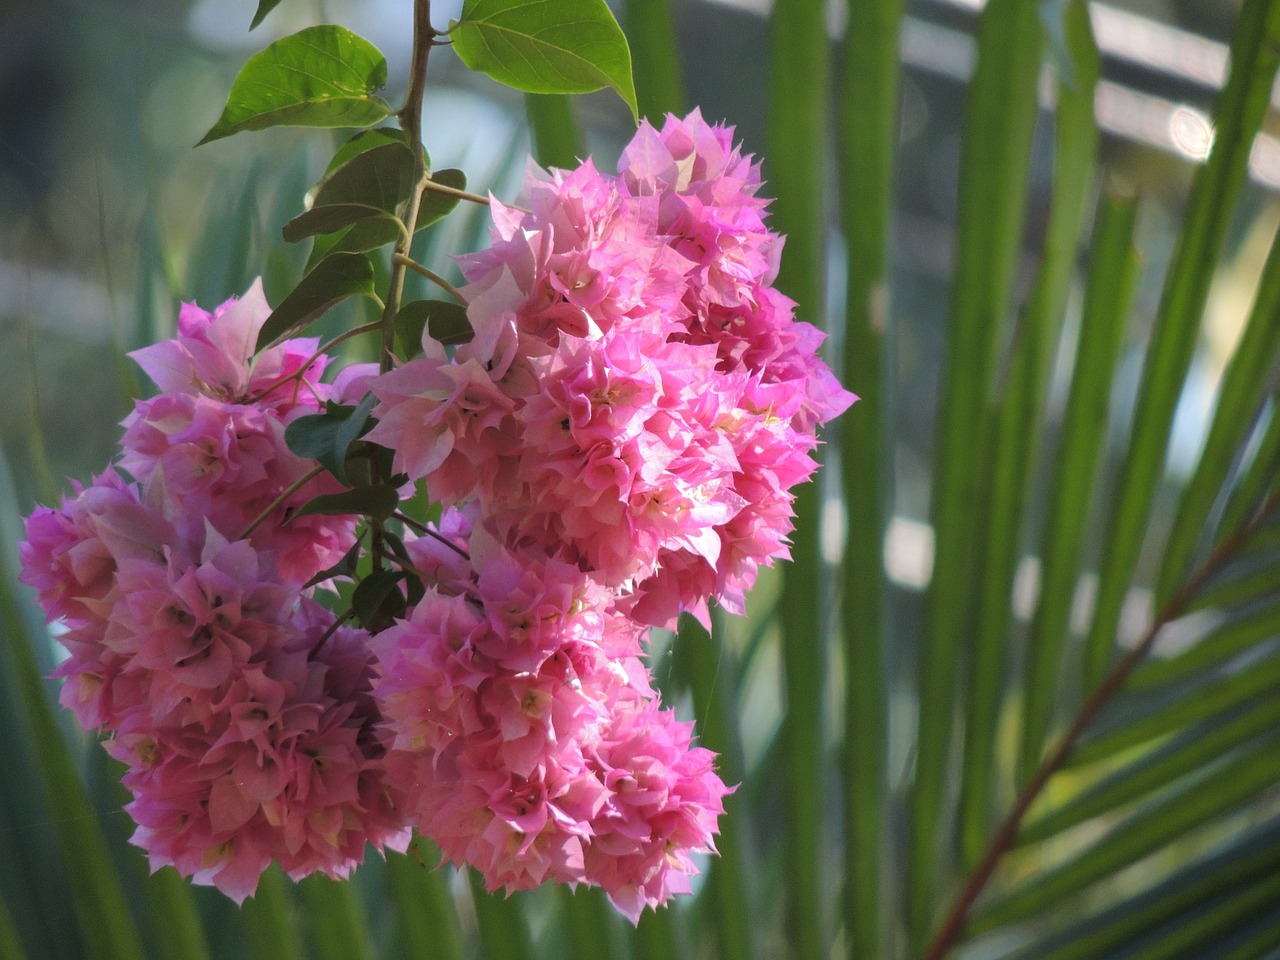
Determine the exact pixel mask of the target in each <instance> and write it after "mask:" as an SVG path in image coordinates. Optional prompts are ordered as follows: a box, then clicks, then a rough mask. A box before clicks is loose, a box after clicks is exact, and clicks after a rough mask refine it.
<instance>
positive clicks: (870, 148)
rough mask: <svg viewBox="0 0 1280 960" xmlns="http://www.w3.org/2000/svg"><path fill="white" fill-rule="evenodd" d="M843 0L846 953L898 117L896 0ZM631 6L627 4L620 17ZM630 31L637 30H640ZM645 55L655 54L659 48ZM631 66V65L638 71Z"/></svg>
mask: <svg viewBox="0 0 1280 960" xmlns="http://www.w3.org/2000/svg"><path fill="white" fill-rule="evenodd" d="M643 6H645V7H649V8H654V7H659V6H660V7H663V8H665V6H666V0H648V2H647V3H645V4H644V5H643ZM846 6H847V10H848V12H849V25H848V27H847V28H846V30H845V34H844V49H843V52H842V60H843V63H844V65H845V67H844V72H843V75H842V78H841V83H840V88H839V90H840V105H841V111H840V113H839V115H838V116H839V120H840V124H841V126H840V131H839V132H840V139H839V145H840V154H839V164H838V165H837V169H838V170H839V171H840V201H841V203H840V226H841V228H842V230H843V231H844V235H845V241H846V243H847V249H848V255H847V257H848V262H847V264H846V268H845V274H846V282H845V343H844V382H845V383H846V384H847V385H848V386H849V388H850V389H852V390H853V391H854V392H856V393H857V394H858V395H859V397H860V398H861V399H860V401H859V402H858V403H857V404H855V405H854V407H853V409H851V410H849V411H848V412H846V413H845V414H844V415H843V416H842V417H841V418H840V421H839V424H838V430H839V440H838V443H839V449H840V455H841V473H840V479H841V486H842V493H843V499H844V505H845V509H846V510H847V511H848V521H847V523H846V527H845V529H846V536H847V539H846V544H845V558H844V564H843V566H842V568H841V575H840V580H839V587H838V591H839V594H840V616H841V624H842V626H843V637H842V641H843V652H844V662H845V663H847V664H851V663H856V664H858V669H856V670H850V671H848V672H846V674H845V716H844V738H845V749H844V751H843V756H842V759H843V761H844V762H843V777H842V779H843V783H844V788H845V795H846V802H845V878H844V884H843V887H844V895H843V898H842V900H841V901H840V902H841V903H842V904H843V907H844V910H845V914H846V920H847V923H846V926H845V937H846V939H847V940H848V943H849V949H848V954H847V956H849V957H878V956H882V955H883V954H884V952H885V951H884V947H883V946H882V944H881V939H882V930H883V928H884V920H883V918H884V916H885V914H886V913H887V912H888V911H887V910H886V907H885V904H887V903H888V902H889V901H891V900H892V899H893V898H892V897H890V896H886V894H885V890H884V886H885V885H884V883H883V881H882V869H883V866H882V865H883V863H884V853H885V846H886V844H885V839H886V829H885V827H886V823H887V822H888V817H889V812H888V787H887V779H888V744H887V738H886V737H885V736H884V731H885V730H886V729H887V728H888V714H887V711H888V706H887V701H888V689H889V673H888V670H887V657H886V650H887V648H888V647H889V644H888V643H886V639H887V638H888V636H889V632H888V629H887V627H888V624H887V618H886V615H885V614H886V610H887V597H886V592H885V579H884V559H883V558H884V542H885V527H886V525H887V518H888V516H889V513H890V509H889V503H890V499H891V497H892V493H891V491H892V490H893V489H894V486H893V480H892V466H891V464H892V458H891V457H887V456H882V455H879V454H877V455H873V456H871V457H868V456H867V454H868V452H869V451H879V450H886V449H889V447H890V446H891V444H892V443H893V440H892V437H893V432H892V428H891V426H890V424H891V420H892V405H893V402H894V401H893V390H892V377H891V376H890V371H891V370H892V369H893V363H892V360H891V357H890V350H889V344H890V343H891V342H893V340H894V338H895V334H896V329H897V328H896V326H895V325H894V322H893V316H892V310H891V304H890V281H889V258H890V253H889V247H890V242H891V239H892V238H891V230H892V227H891V224H892V209H893V184H894V176H895V173H896V164H895V160H894V147H895V145H896V144H897V141H898V132H899V122H900V121H899V117H898V91H899V87H900V86H901V69H902V68H901V64H900V62H899V57H898V50H899V33H900V31H901V25H902V8H903V0H856V2H852V3H849V4H847V5H846ZM631 8H632V4H631V3H628V4H627V16H628V23H630V18H631ZM667 16H668V19H669V12H668V13H667ZM641 29H642V30H643V34H642V35H647V33H648V31H649V29H650V28H647V27H645V28H641ZM648 45H649V44H646V46H648ZM638 47H639V44H637V48H638ZM652 56H654V57H657V56H661V51H655V53H654V54H653V55H652ZM637 60H639V57H637ZM642 74H643V71H640V70H637V77H638V78H641V77H642ZM677 80H678V77H677ZM638 83H639V88H640V103H641V106H642V108H645V110H646V115H647V116H651V117H652V116H653V114H651V113H649V112H648V107H647V106H646V104H649V103H653V102H654V101H657V102H658V103H663V102H669V101H670V99H671V98H672V97H673V96H674V95H675V94H674V93H673V92H672V91H671V90H670V88H668V89H666V90H664V89H663V88H662V87H661V86H660V85H659V84H658V83H657V82H656V81H654V80H653V79H652V78H647V79H640V80H638ZM646 90H647V92H646ZM757 616H759V614H757ZM745 659H746V658H745V657H744V660H745Z"/></svg>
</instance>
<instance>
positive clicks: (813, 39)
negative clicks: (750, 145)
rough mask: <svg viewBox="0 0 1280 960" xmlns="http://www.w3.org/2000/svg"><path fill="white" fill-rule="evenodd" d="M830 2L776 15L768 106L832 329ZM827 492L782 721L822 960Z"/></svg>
mask: <svg viewBox="0 0 1280 960" xmlns="http://www.w3.org/2000/svg"><path fill="white" fill-rule="evenodd" d="M826 10H827V5H826V4H825V3H824V2H822V0H790V2H788V3H782V4H778V5H777V6H776V7H775V8H774V13H773V19H772V22H771V25H770V29H771V35H770V70H769V87H768V90H769V97H770V99H771V101H772V102H773V103H775V104H786V107H785V109H775V110H772V111H770V113H769V116H768V127H767V136H768V139H767V141H766V147H767V151H766V152H767V156H768V166H767V167H766V171H765V176H766V177H767V179H768V180H769V187H770V189H771V190H774V191H776V192H777V199H776V200H775V201H774V203H773V205H772V206H771V207H770V211H771V213H772V216H773V228H774V229H776V230H778V231H779V232H780V233H783V234H785V235H786V237H787V245H786V253H785V254H784V255H783V257H782V262H781V264H780V265H779V268H778V281H777V285H778V289H779V290H780V291H782V292H783V293H784V294H786V295H787V296H789V297H791V298H792V299H793V300H795V301H796V302H797V303H798V304H799V305H800V306H799V313H800V316H801V318H803V319H806V320H812V321H814V322H815V323H817V324H821V323H822V319H821V318H822V316H823V304H824V302H825V300H824V297H825V291H826V283H825V276H824V265H825V263H826V260H827V246H826V238H827V220H826V215H827V197H826V195H825V191H824V189H823V184H824V181H825V177H826V167H825V165H824V163H823V157H822V152H821V151H820V150H815V149H813V145H814V144H816V143H821V142H822V141H823V138H824V137H825V136H826V135H827V133H828V128H829V125H830V112H829V108H828V95H829V86H830V53H829V38H828V35H827V30H826ZM817 487H818V485H817V484H816V483H805V484H802V485H801V486H800V487H799V488H798V489H797V490H796V500H795V512H796V520H795V532H794V534H793V535H792V538H791V543H792V547H791V558H792V562H791V563H790V564H787V565H785V566H784V567H783V570H782V606H781V611H780V612H781V622H782V666H783V674H784V676H783V689H784V691H785V701H786V713H785V715H784V717H783V721H782V736H781V739H782V741H783V743H784V746H783V748H782V756H783V757H784V758H785V759H784V762H783V764H782V767H781V769H780V770H779V771H778V775H779V776H780V777H783V778H785V780H786V782H787V785H788V791H787V794H786V806H785V810H786V813H785V819H784V821H783V828H782V835H783V840H782V844H783V849H784V850H785V851H786V853H785V857H786V870H787V873H788V882H787V888H786V903H785V907H784V909H785V911H786V913H785V916H786V918H787V919H786V923H787V927H788V929H789V930H790V931H792V933H793V936H792V937H791V948H792V956H793V957H794V958H795V960H818V958H824V957H826V956H827V955H828V953H829V950H830V934H831V931H830V929H829V925H828V923H827V919H826V918H827V911H826V910H825V909H824V899H825V896H826V893H827V890H828V884H827V881H826V878H825V877H824V875H823V870H822V865H823V853H824V850H825V844H826V839H825V837H824V835H823V834H824V831H823V820H824V817H825V815H826V813H827V810H828V803H827V797H826V766H827V762H828V761H827V757H826V755H825V752H824V749H823V744H824V734H825V730H826V725H825V720H826V717H825V710H824V703H823V701H824V699H825V697H824V695H823V694H824V691H825V689H826V680H827V679H828V677H829V673H830V664H829V662H828V658H829V655H830V644H829V643H828V642H827V634H826V631H825V629H824V618H823V610H824V607H825V604H826V603H827V602H829V598H828V597H826V596H825V595H824V580H826V579H827V578H826V577H825V570H824V567H823V561H822V554H821V550H820V546H819V539H820V536H819V511H820V510H821V503H820V499H819V496H818V489H817Z"/></svg>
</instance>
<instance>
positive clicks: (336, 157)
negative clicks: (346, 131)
mask: <svg viewBox="0 0 1280 960" xmlns="http://www.w3.org/2000/svg"><path fill="white" fill-rule="evenodd" d="M391 143H398V144H400V145H401V146H405V136H404V131H403V130H401V129H399V128H398V127H374V128H373V129H372V130H361V131H360V132H359V133H357V134H355V135H354V136H352V137H351V138H349V139H348V140H347V142H346V143H344V144H343V145H342V146H340V147H339V148H338V149H337V150H335V151H334V154H333V156H332V157H330V158H329V163H328V165H327V166H326V167H325V168H324V175H325V177H326V178H327V177H329V176H330V175H332V174H333V173H334V172H335V171H336V170H337V169H338V168H339V167H342V166H345V165H346V164H347V163H349V162H350V161H352V160H354V159H355V158H356V157H358V156H360V154H362V153H368V152H369V151H370V150H373V149H376V148H377V147H382V146H386V145H387V144H391ZM321 182H323V181H321Z"/></svg>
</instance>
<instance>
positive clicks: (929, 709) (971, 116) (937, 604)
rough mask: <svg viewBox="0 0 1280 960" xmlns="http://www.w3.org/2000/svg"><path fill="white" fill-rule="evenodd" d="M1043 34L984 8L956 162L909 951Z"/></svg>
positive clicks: (945, 791)
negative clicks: (957, 177) (957, 184)
mask: <svg viewBox="0 0 1280 960" xmlns="http://www.w3.org/2000/svg"><path fill="white" fill-rule="evenodd" d="M1041 32H1042V27H1041V24H1040V19H1039V15H1038V12H1037V9H1036V4H1033V3H1026V2H1025V0H990V2H988V3H987V5H986V7H985V8H984V9H983V11H982V18H981V21H980V23H979V26H978V58H977V64H976V66H975V69H974V75H973V80H972V82H971V84H970V87H969V94H968V103H967V106H966V115H965V132H964V141H963V145H962V148H961V156H960V206H959V210H958V222H957V234H956V264H955V275H954V279H953V284H952V291H951V308H950V317H949V321H948V333H947V345H946V349H945V352H944V356H945V358H946V364H945V369H944V371H943V383H942V392H941V399H940V401H939V406H938V409H939V415H938V425H937V437H936V440H935V444H934V456H933V463H934V473H933V489H932V505H931V509H930V518H931V520H932V523H933V529H934V563H933V575H932V579H931V581H930V584H929V592H928V594H927V596H926V606H925V624H924V631H923V635H922V637H921V641H920V667H919V688H918V689H919V696H918V702H919V705H920V717H919V736H918V743H917V748H916V765H915V766H916V774H915V781H914V784H913V786H912V791H911V797H910V826H909V831H910V840H909V848H908V851H907V887H908V894H907V896H908V899H907V907H908V912H907V931H908V934H909V937H910V945H909V947H908V952H909V953H914V952H916V950H917V949H918V948H919V947H920V946H922V944H923V938H924V937H925V936H927V935H928V931H929V929H930V927H931V926H932V923H933V919H934V917H933V914H934V911H935V910H936V909H937V908H938V901H939V892H940V890H941V889H943V887H942V885H941V884H940V882H939V879H940V878H941V877H943V876H945V875H946V874H947V873H948V872H949V871H950V870H951V869H952V868H953V864H952V863H951V858H950V857H948V856H947V855H946V851H949V850H951V849H952V846H951V844H950V843H949V842H948V841H947V840H946V839H945V837H946V833H945V828H946V826H947V825H949V823H950V822H951V817H950V813H949V811H951V810H952V806H953V801H952V799H951V790H950V788H949V785H948V770H949V768H950V767H951V753H952V743H953V736H954V733H955V716H954V713H955V703H956V699H955V694H956V687H955V678H956V676H957V675H958V674H959V672H960V662H961V658H960V652H961V650H963V649H964V648H965V645H966V642H967V637H968V634H967V627H968V625H969V623H970V616H971V610H972V603H971V600H972V597H973V596H974V593H975V587H976V584H977V583H978V581H977V580H976V579H975V574H976V573H977V569H978V568H977V567H976V564H975V562H974V560H975V554H974V547H975V544H976V536H977V530H976V524H975V511H974V510H973V504H974V502H975V500H976V498H977V497H978V496H979V491H980V489H981V483H982V477H983V475H984V471H985V467H986V465H985V464H984V463H983V462H982V451H983V441H982V435H983V427H984V425H985V423H986V421H985V419H984V413H985V411H986V410H987V403H988V400H989V396H990V392H991V385H992V382H993V380H994V377H993V372H994V370H995V365H996V355H997V351H998V349H999V346H1000V343H1001V340H1002V335H1003V333H1004V331H1006V330H1008V329H1009V323H1008V318H1009V315H1010V297H1011V293H1012V289H1011V286H1012V283H1013V275H1014V265H1015V263H1016V261H1017V258H1018V255H1019V252H1020V250H1021V240H1022V230H1023V212H1024V210H1025V207H1026V185H1027V178H1028V175H1029V170H1030V158H1031V140H1032V134H1033V132H1034V130H1035V123H1036V116H1037V114H1038V112H1039V100H1038V97H1037V89H1038V84H1039V77H1040V59H1041V58H1040V50H1041V46H1042V40H1041Z"/></svg>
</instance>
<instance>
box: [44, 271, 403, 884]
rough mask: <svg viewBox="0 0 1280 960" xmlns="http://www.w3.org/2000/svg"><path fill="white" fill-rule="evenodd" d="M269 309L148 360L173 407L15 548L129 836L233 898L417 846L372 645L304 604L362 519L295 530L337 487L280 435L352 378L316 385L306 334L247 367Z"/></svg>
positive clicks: (213, 324) (133, 435)
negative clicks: (396, 780) (262, 885)
mask: <svg viewBox="0 0 1280 960" xmlns="http://www.w3.org/2000/svg"><path fill="white" fill-rule="evenodd" d="M269 313H270V308H269V307H268V306H267V303H266V300H265V298H264V297H263V295H262V291H261V288H260V287H259V286H258V285H255V286H254V287H253V289H251V290H250V291H249V293H248V294H247V295H246V296H245V297H243V298H242V299H240V300H238V301H235V300H233V301H229V302H228V303H226V304H224V305H223V306H222V307H220V308H219V309H218V310H216V311H215V312H214V313H212V314H208V313H205V312H204V311H202V310H199V309H198V308H196V307H192V306H187V307H184V308H183V310H182V313H181V315H180V317H179V321H178V336H177V338H176V339H174V340H170V341H168V342H166V343H161V344H158V345H156V346H152V347H148V348H146V349H144V350H141V351H138V352H137V353H136V354H134V358H135V359H136V360H137V361H138V363H139V364H140V365H141V366H142V367H143V369H144V370H146V372H147V373H148V374H149V375H150V376H151V378H152V379H153V380H154V381H155V382H156V384H157V386H158V387H160V390H161V392H160V393H159V394H158V395H157V396H155V397H154V398H152V399H150V400H145V401H141V402H139V403H138V404H137V406H136V409H135V410H134V412H133V413H132V414H131V415H130V416H129V417H128V418H127V419H126V420H125V423H124V427H125V430H124V437H123V439H122V441H121V447H122V454H121V456H120V458H119V462H118V467H111V468H109V469H108V470H107V471H106V472H104V473H103V474H102V475H101V476H99V477H97V478H96V479H95V480H94V481H93V482H92V483H91V484H90V485H89V486H88V487H85V488H83V489H78V490H77V492H76V494H75V495H74V496H72V497H69V498H67V499H66V500H64V502H63V504H62V507H61V509H59V510H50V509H41V510H37V511H36V512H35V513H34V514H32V515H31V516H30V517H29V518H28V519H27V524H26V530H27V540H26V542H25V543H24V544H23V545H22V566H23V579H24V580H25V581H26V582H27V583H29V584H31V585H32V586H34V587H35V588H36V590H37V591H38V597H39V601H40V603H41V606H42V607H43V608H44V610H45V612H46V613H47V614H48V616H49V617H50V618H51V619H52V618H60V619H61V621H62V623H63V625H64V628H65V632H64V633H63V634H62V635H61V636H60V637H59V639H60V640H61V642H62V643H63V644H64V645H65V646H66V648H67V650H68V651H69V654H70V655H69V656H68V658H67V659H66V660H65V661H64V662H63V663H62V665H61V666H60V667H59V669H58V671H57V675H58V676H61V677H63V678H64V680H65V682H64V685H63V688H62V703H63V704H64V705H65V706H66V707H67V708H68V709H70V710H71V711H72V712H74V713H75V715H76V717H77V719H79V721H80V722H81V724H83V725H84V726H85V727H86V728H95V729H99V730H102V731H105V732H106V733H108V734H109V738H108V739H107V740H106V747H107V750H108V751H109V752H110V753H111V755H112V756H114V757H116V758H117V759H119V760H121V761H123V762H124V763H125V764H126V765H127V767H128V770H127V772H126V773H125V776H124V783H125V785H126V786H127V787H128V789H129V790H130V792H131V793H132V796H133V800H132V802H131V803H130V804H129V805H128V810H129V813H130V814H131V815H132V816H133V818H134V820H135V821H136V822H137V824H138V829H137V831H136V833H135V834H134V837H133V839H134V842H135V843H137V844H138V845H140V846H142V847H143V848H145V849H146V850H147V852H148V854H149V855H150V858H151V862H152V864H153V866H155V867H159V866H162V865H165V864H171V865H173V866H175V867H176V868H177V869H178V870H179V871H181V872H182V873H183V874H185V875H189V876H193V877H195V879H196V880H197V881H198V882H203V883H212V884H216V885H217V886H218V887H219V888H220V889H222V890H224V891H225V892H226V893H227V894H228V895H230V896H232V897H233V898H235V899H236V900H243V899H244V897H245V896H247V895H248V894H250V893H252V892H253V890H254V888H255V887H256V885H257V881H258V877H259V876H260V875H261V874H262V872H263V871H264V870H265V869H266V868H267V867H268V866H269V865H270V864H271V862H272V861H273V860H275V861H278V862H279V863H280V864H281V865H282V867H283V868H284V869H285V870H286V871H287V872H288V873H289V874H290V875H291V876H294V877H302V876H305V875H307V874H310V873H313V872H315V871H317V870H323V871H325V872H328V873H330V874H333V875H337V876H345V875H346V874H347V873H349V872H350V870H351V868H352V866H353V865H354V864H355V863H356V862H357V861H358V860H359V859H360V857H361V856H362V855H363V852H364V849H365V844H366V843H367V842H370V841H372V842H373V843H374V844H375V845H377V846H379V847H382V846H392V847H395V848H398V849H403V848H404V846H405V845H406V844H407V842H408V838H409V834H408V831H407V830H406V829H405V824H404V822H403V817H402V815H401V813H400V804H399V803H398V802H397V801H396V795H395V791H394V789H393V786H392V785H391V784H390V783H389V782H388V781H387V780H386V778H385V775H384V771H383V764H382V758H383V756H384V754H385V753H386V744H385V742H384V740H385V734H383V733H382V731H381V728H380V726H379V723H380V721H381V715H380V713H379V710H378V707H377V704H376V702H375V701H374V699H373V697H372V695H371V691H372V684H373V679H374V672H373V661H372V657H371V654H370V652H369V650H368V645H367V643H366V639H367V638H366V637H365V636H364V634H363V632H362V631H359V630H354V629H349V628H342V627H338V626H337V625H336V624H335V618H334V615H333V614H332V613H330V612H329V611H328V610H326V609H325V608H324V607H322V606H321V605H320V604H318V603H317V602H315V601H314V600H312V599H310V598H309V597H306V596H304V595H303V593H302V591H301V587H302V586H303V585H304V584H305V583H306V582H307V581H309V580H310V579H311V578H312V577H314V576H316V575H317V574H319V573H320V572H321V571H323V570H325V569H327V568H329V567H330V566H332V565H333V564H334V563H336V562H337V561H338V560H339V559H340V558H341V557H342V556H343V554H344V553H345V552H346V551H347V550H348V549H350V548H351V546H352V545H353V544H354V543H355V522H354V519H353V518H349V517H341V518H336V517H326V516H310V515H307V516H300V517H298V518H297V519H296V520H294V521H293V522H286V521H289V520H290V518H291V514H292V513H293V512H295V511H297V510H298V508H299V507H301V506H302V504H304V503H305V502H306V501H307V500H309V499H311V498H312V497H314V496H316V495H318V494H321V493H326V492H334V491H336V490H338V489H341V487H340V485H338V484H337V482H336V481H335V480H334V479H333V478H331V477H329V478H325V477H323V476H316V477H314V478H312V479H310V480H307V475H308V473H309V472H310V471H311V468H312V466H313V464H311V463H309V462H308V461H305V460H303V459H302V458H300V457H298V456H296V455H295V454H294V453H292V452H291V451H290V450H289V448H288V447H287V446H286V444H285V440H284V429H285V426H286V424H287V423H288V422H289V421H290V420H292V419H293V418H295V417H297V416H300V415H303V414H306V413H313V412H315V411H316V410H317V409H318V407H319V405H320V403H322V402H323V401H324V400H327V399H335V398H336V399H340V398H341V396H342V390H343V389H344V387H343V386H342V384H343V382H344V380H343V379H341V378H340V380H339V383H338V384H335V385H327V384H324V383H321V382H320V379H319V378H320V375H321V373H322V372H323V369H324V362H323V359H318V360H313V359H312V355H313V354H314V352H315V350H316V346H317V342H316V341H314V340H292V341H289V342H287V343H284V344H281V345H280V346H277V347H274V348H272V349H270V350H267V351H265V352H264V353H262V354H261V355H260V356H259V357H258V358H257V359H256V362H253V363H252V364H251V362H250V358H251V353H252V351H253V346H254V343H255V341H256V339H257V335H258V330H259V329H260V328H261V326H262V323H263V321H264V320H265V319H266V317H267V316H268V314H269ZM345 379H347V380H349V379H350V378H349V377H348V378H345ZM277 385H278V386H277ZM126 475H127V477H128V478H126ZM300 481H305V482H302V483H299V482H300Z"/></svg>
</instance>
